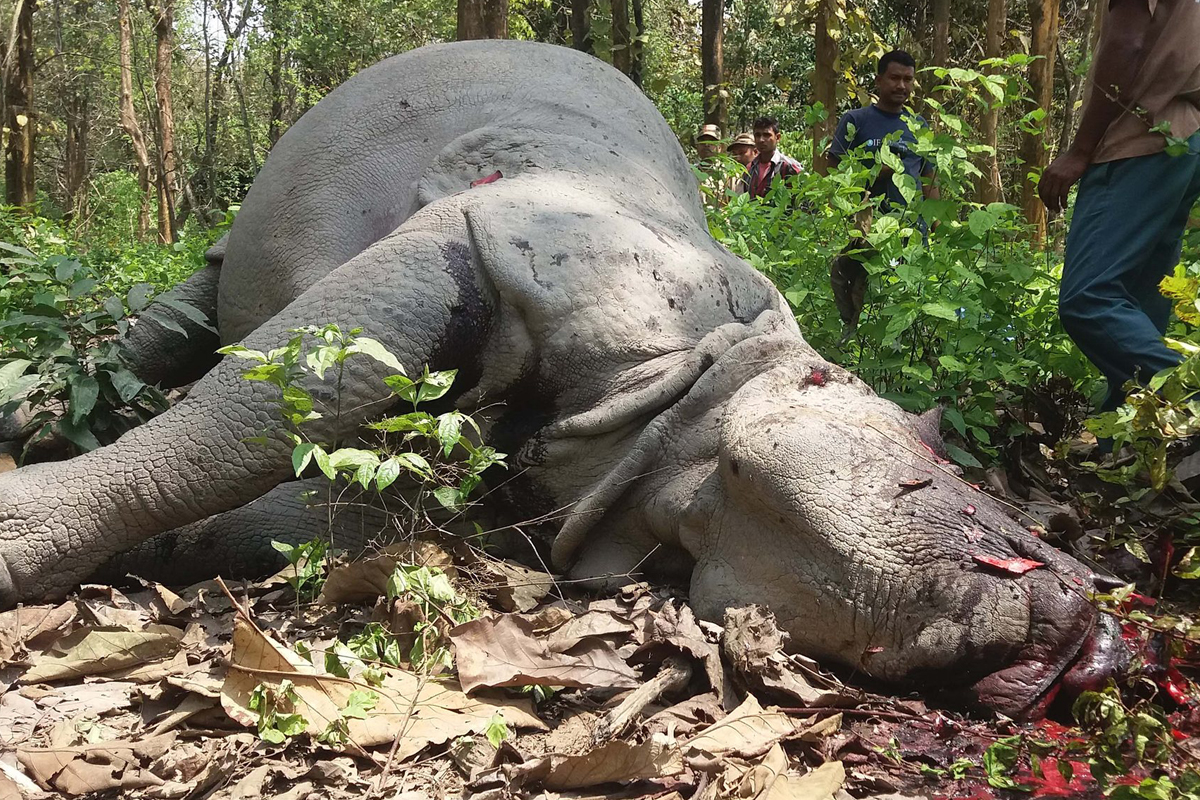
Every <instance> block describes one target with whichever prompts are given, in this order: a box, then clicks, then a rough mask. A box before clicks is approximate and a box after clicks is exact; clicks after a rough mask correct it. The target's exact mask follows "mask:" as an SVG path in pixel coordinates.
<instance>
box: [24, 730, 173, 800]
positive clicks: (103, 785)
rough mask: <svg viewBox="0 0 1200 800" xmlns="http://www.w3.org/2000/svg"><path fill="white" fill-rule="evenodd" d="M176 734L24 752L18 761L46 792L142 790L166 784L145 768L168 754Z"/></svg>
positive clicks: (75, 792)
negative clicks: (132, 740) (47, 790)
mask: <svg viewBox="0 0 1200 800" xmlns="http://www.w3.org/2000/svg"><path fill="white" fill-rule="evenodd" d="M174 741H175V734H174V733H169V734H166V735H165V736H156V737H152V738H150V739H142V740H140V741H136V742H129V741H115V742H100V743H98V744H85V745H78V746H75V747H58V748H32V747H30V748H21V749H19V750H17V758H18V759H19V760H20V762H21V766H23V767H25V769H26V771H27V772H28V773H29V775H30V776H31V777H32V778H33V779H34V780H35V781H37V782H38V784H39V785H40V786H42V787H43V788H45V789H52V790H57V791H60V792H62V793H64V794H68V795H81V794H89V793H91V792H103V791H107V790H109V789H123V790H125V789H140V788H144V787H147V786H158V785H160V784H162V782H163V780H162V778H159V777H158V776H157V775H155V774H154V773H152V772H150V771H149V770H148V769H145V768H144V765H148V764H149V763H150V762H152V761H154V759H156V758H158V757H160V756H161V755H162V754H163V753H165V752H166V751H167V750H168V749H169V748H170V747H171V745H172V744H173V743H174Z"/></svg>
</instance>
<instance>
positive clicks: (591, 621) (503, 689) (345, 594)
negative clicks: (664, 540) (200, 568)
mask: <svg viewBox="0 0 1200 800" xmlns="http://www.w3.org/2000/svg"><path fill="white" fill-rule="evenodd" d="M464 551H465V552H467V553H468V555H467V556H466V557H464ZM455 553H456V556H455V557H454V558H452V557H451V556H450V555H449V554H448V552H447V551H445V550H443V549H441V548H440V547H438V546H436V545H434V544H431V543H429V542H413V543H407V544H402V545H396V546H392V547H389V548H385V549H384V550H381V551H379V552H378V553H376V554H374V555H373V556H371V557H369V558H366V559H363V560H361V561H359V562H356V563H352V564H337V565H334V566H332V568H331V569H330V572H329V574H328V578H327V580H326V582H325V584H324V588H323V591H322V593H321V596H320V597H319V598H318V600H317V601H315V602H311V603H306V604H304V605H302V607H301V613H300V614H299V615H297V614H296V611H295V603H294V599H293V596H292V594H291V589H290V588H289V587H287V586H286V584H282V583H280V581H279V580H277V579H267V580H265V581H261V582H243V583H238V584H229V585H228V586H225V585H224V584H222V583H221V582H211V581H209V582H204V583H201V584H197V585H195V586H192V587H186V588H182V589H169V588H167V587H163V586H160V585H158V584H154V583H142V584H141V585H140V586H137V587H134V588H132V589H130V590H128V591H118V590H116V589H113V588H111V587H100V586H89V587H85V588H84V589H83V590H82V591H81V594H80V595H79V596H77V597H75V598H73V599H71V600H69V601H67V602H66V603H62V604H58V605H46V606H33V607H26V608H21V609H17V610H14V611H10V612H6V613H4V614H0V689H2V690H3V693H2V694H0V800H17V799H18V798H20V800H29V799H30V798H35V797H36V798H39V799H40V798H48V797H82V796H88V795H93V794H96V793H108V794H109V795H112V794H119V795H120V796H121V797H129V798H134V799H135V800H140V798H150V799H154V800H226V799H228V800H234V799H235V798H236V800H244V799H247V798H248V799H249V800H256V799H257V798H261V799H262V800H314V799H315V798H329V799H330V800H342V799H343V798H352V797H353V798H360V797H371V798H383V797H399V798H402V799H403V800H417V798H437V800H443V798H448V797H461V798H463V800H490V799H491V798H497V799H498V798H500V797H501V796H503V797H505V798H515V797H519V798H530V799H531V800H532V799H533V798H544V799H545V800H559V798H573V799H575V800H582V799H583V798H591V797H595V798H600V797H608V798H617V797H621V798H630V799H631V800H632V798H647V800H650V798H653V799H654V800H684V798H699V800H733V799H734V798H737V799H738V800H832V799H833V798H837V800H848V798H851V797H855V798H857V797H863V796H869V795H870V793H871V791H873V790H879V789H880V788H881V787H883V788H888V787H891V788H895V787H901V788H903V787H908V788H917V789H919V788H920V786H921V784H922V779H921V778H920V777H919V775H915V774H914V773H915V770H907V771H903V774H900V775H898V774H897V770H896V767H895V765H894V764H893V763H891V762H889V761H887V760H886V759H883V758H878V757H876V756H874V755H873V754H874V753H875V752H876V750H873V749H872V746H873V745H871V744H869V743H868V740H869V739H870V736H871V734H870V731H871V730H872V729H871V728H870V723H869V721H870V720H871V717H872V715H873V714H876V713H881V714H883V715H884V716H885V717H888V714H889V713H890V714H891V715H892V716H891V717H890V718H891V719H892V720H893V721H892V722H890V723H889V724H897V723H896V722H895V721H894V720H895V718H896V715H898V714H908V716H910V717H912V718H913V719H914V720H920V719H921V717H920V715H919V714H918V713H915V712H914V713H909V712H901V711H896V710H895V709H896V708H897V706H895V705H894V702H895V701H892V700H890V699H886V698H881V697H878V696H875V695H869V694H867V693H865V692H860V691H854V690H851V689H848V688H847V687H846V686H844V685H842V684H841V683H840V682H838V681H837V680H836V679H834V678H832V677H830V676H829V675H828V674H826V673H824V672H822V671H821V670H820V669H819V668H817V666H816V664H815V663H813V662H811V661H808V660H806V659H803V658H800V657H797V656H795V655H791V654H788V653H786V652H785V644H786V642H785V640H784V637H783V636H782V634H780V633H779V631H778V628H777V627H776V626H775V624H774V620H773V619H772V618H771V617H770V615H769V613H767V612H766V611H765V610H763V609H759V608H753V607H751V608H746V609H731V610H730V612H729V614H728V615H727V617H726V619H725V624H724V626H717V625H712V624H709V623H705V622H700V621H698V620H697V619H696V618H695V616H694V614H693V613H692V611H691V609H690V608H689V607H688V606H687V605H686V603H685V602H684V601H682V600H681V599H680V598H678V597H673V596H671V594H670V593H669V592H662V591H657V590H653V589H651V588H650V587H648V586H646V585H644V584H633V585H630V586H627V587H626V588H625V589H623V590H621V591H619V592H617V593H616V594H614V595H611V596H608V597H602V598H598V599H589V598H587V597H586V596H584V595H582V594H580V593H578V592H573V591H571V590H570V589H569V588H564V586H562V585H558V584H556V583H555V579H554V577H553V576H550V575H547V574H545V573H541V572H537V571H536V570H531V569H530V568H528V567H524V566H519V565H515V564H512V563H511V562H497V561H494V560H491V559H486V558H483V557H481V556H479V555H478V554H477V553H473V551H469V550H467V549H466V548H456V549H455ZM397 564H406V565H425V566H429V567H432V568H435V569H438V570H441V571H442V572H443V573H444V574H445V575H447V576H448V577H449V578H450V579H451V580H452V583H453V585H454V586H456V587H457V590H458V591H460V592H465V593H467V595H468V596H472V597H474V598H476V602H477V603H481V604H490V605H491V607H492V610H490V611H486V612H485V614H484V615H483V616H481V617H479V618H478V619H475V620H473V621H470V622H467V623H465V624H461V625H458V626H456V627H453V628H450V627H449V626H447V625H445V624H444V621H443V620H425V619H424V617H423V616H422V615H420V614H417V615H412V614H406V613H404V612H403V609H404V608H407V607H411V606H412V605H413V604H412V603H411V602H410V600H412V598H409V599H405V598H395V599H389V598H387V596H386V595H387V587H388V579H389V578H390V577H391V574H392V572H393V570H395V568H396V565H397ZM406 603H407V604H408V605H407V606H406ZM435 622H436V623H437V624H436V625H434V623H435ZM372 625H373V626H375V628H374V629H375V630H377V631H378V630H383V631H384V632H385V634H386V636H385V638H388V637H390V638H388V640H389V641H392V642H393V646H394V647H395V649H396V650H397V651H398V653H399V657H398V658H397V659H396V660H395V661H392V662H389V663H385V662H383V661H379V660H377V659H373V658H368V657H362V658H359V657H357V656H356V657H354V658H353V659H350V660H345V659H343V660H342V661H340V662H339V661H337V659H334V660H333V661H330V660H329V659H330V658H331V657H332V654H335V653H340V654H342V655H343V656H345V654H346V653H347V652H348V650H347V648H348V644H347V643H348V642H350V641H352V640H353V638H354V637H355V636H357V635H360V634H362V633H363V632H364V631H366V630H368V629H369V626H372ZM421 625H433V626H434V627H435V629H436V632H437V635H439V636H441V637H443V638H441V639H438V640H437V641H438V642H440V643H441V644H445V645H447V646H449V647H451V648H452V652H453V654H454V659H455V670H454V672H453V673H451V674H449V675H437V674H436V671H421V670H418V669H416V668H414V667H412V665H411V664H409V661H410V654H409V652H408V651H409V649H410V648H411V647H412V645H413V643H414V642H416V641H417V640H418V637H417V633H416V631H415V630H414V626H418V627H419V626H421ZM351 662H353V663H351ZM396 663H400V664H403V665H404V666H395V664H396ZM338 664H341V666H340V667H338ZM347 664H349V668H348V669H347ZM265 697H271V698H274V702H275V703H276V704H277V705H276V709H277V713H278V714H283V715H285V716H286V715H289V714H292V715H298V716H297V717H295V719H296V720H298V722H297V723H296V724H295V726H294V728H289V733H290V734H292V735H290V736H286V737H285V736H282V735H281V736H279V738H280V739H283V741H282V743H281V744H273V743H271V742H268V741H265V740H264V739H262V738H260V736H259V729H260V725H261V724H265V722H264V718H263V716H262V707H261V705H259V704H260V703H261V702H262V700H263V698H265ZM363 698H369V700H368V701H367V702H366V703H365V705H364V701H363ZM535 701H536V702H535ZM355 703H358V707H357V710H355V711H351V709H352V707H354V706H355ZM772 704H778V705H772ZM889 704H892V705H889ZM886 708H891V709H893V710H892V711H891V712H888V711H884V710H881V711H879V712H876V711H874V710H873V709H886ZM843 713H846V714H853V715H854V717H853V720H855V721H854V722H853V725H851V724H850V723H849V722H847V721H846V719H847V718H844V717H843ZM268 722H269V720H268ZM914 724H919V723H918V722H914ZM864 753H865V754H866V755H864ZM948 757H949V756H947V758H948ZM848 792H849V793H848Z"/></svg>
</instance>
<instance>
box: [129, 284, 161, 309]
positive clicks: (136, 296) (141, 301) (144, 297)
mask: <svg viewBox="0 0 1200 800" xmlns="http://www.w3.org/2000/svg"><path fill="white" fill-rule="evenodd" d="M152 291H154V287H153V286H151V285H150V284H148V283H139V284H137V285H136V286H134V287H133V288H132V289H130V290H129V294H127V295H125V303H126V305H128V306H129V310H130V311H132V312H134V313H135V314H136V313H137V312H139V311H141V310H142V309H144V308H145V307H146V303H147V302H148V301H149V300H150V293H151V292H152Z"/></svg>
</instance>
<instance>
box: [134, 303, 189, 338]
mask: <svg viewBox="0 0 1200 800" xmlns="http://www.w3.org/2000/svg"><path fill="white" fill-rule="evenodd" d="M142 320H143V321H144V320H153V321H154V322H156V323H158V324H159V325H161V326H162V327H164V328H166V329H167V330H169V331H171V332H172V333H178V334H179V335H180V336H187V331H186V330H184V328H183V326H182V325H180V324H179V323H178V322H176V321H175V320H173V319H171V317H170V316H168V315H167V314H164V313H163V312H162V311H161V310H159V309H156V308H154V307H150V308H147V309H145V310H143V311H142Z"/></svg>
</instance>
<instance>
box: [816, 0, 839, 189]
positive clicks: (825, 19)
mask: <svg viewBox="0 0 1200 800" xmlns="http://www.w3.org/2000/svg"><path fill="white" fill-rule="evenodd" d="M842 1H843V0H819V1H818V3H817V34H816V51H817V59H816V64H815V65H814V69H813V102H814V103H820V104H821V105H822V106H824V108H825V111H826V117H825V119H824V120H823V121H821V122H818V123H817V124H816V125H814V126H813V171H814V172H818V173H820V174H822V175H824V174H825V173H826V172H827V171H828V169H829V164H828V162H827V161H826V160H825V140H826V139H827V138H828V137H830V136H832V135H833V129H834V126H835V125H836V124H837V61H838V43H837V40H836V39H834V38H833V31H834V30H836V28H837V19H838V12H839V11H840V10H841V8H840V6H841V3H842Z"/></svg>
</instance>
